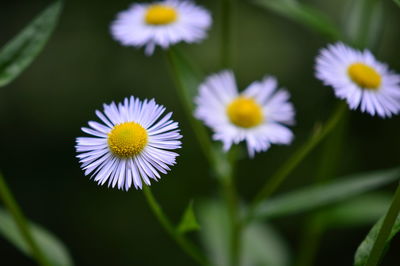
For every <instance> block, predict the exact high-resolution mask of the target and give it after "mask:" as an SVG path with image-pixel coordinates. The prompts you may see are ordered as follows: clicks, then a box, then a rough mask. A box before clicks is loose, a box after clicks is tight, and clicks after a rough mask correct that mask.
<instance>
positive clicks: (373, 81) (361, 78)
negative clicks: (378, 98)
mask: <svg viewBox="0 0 400 266" xmlns="http://www.w3.org/2000/svg"><path fill="white" fill-rule="evenodd" d="M347 72H348V74H349V76H350V78H351V79H352V80H353V81H354V82H355V83H357V85H358V86H360V87H362V88H365V89H370V90H377V89H379V87H380V85H381V80H382V77H381V75H379V73H378V72H377V71H376V70H375V69H373V68H372V67H370V66H368V65H366V64H363V63H353V64H351V65H350V66H349V68H348V70H347Z"/></svg>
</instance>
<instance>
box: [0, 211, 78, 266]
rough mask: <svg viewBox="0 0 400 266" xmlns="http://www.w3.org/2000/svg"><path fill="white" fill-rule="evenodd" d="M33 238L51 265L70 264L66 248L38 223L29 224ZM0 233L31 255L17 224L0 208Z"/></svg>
mask: <svg viewBox="0 0 400 266" xmlns="http://www.w3.org/2000/svg"><path fill="white" fill-rule="evenodd" d="M30 228H31V230H32V234H33V237H34V239H36V241H37V243H38V245H39V246H40V248H41V249H42V251H43V252H44V253H45V256H47V258H48V259H49V262H50V263H51V265H54V266H72V265H73V263H72V260H71V258H70V256H69V254H68V251H67V249H66V248H65V247H64V245H63V244H62V242H60V241H59V240H58V239H57V238H55V237H54V236H53V235H52V234H51V233H50V232H48V231H47V230H45V229H43V228H41V227H40V226H38V225H35V224H30ZM0 234H1V235H2V236H4V237H5V238H6V239H7V240H8V241H10V242H11V243H13V244H14V245H15V247H17V248H18V249H19V250H21V251H22V252H23V253H25V254H26V255H28V256H32V254H31V251H30V248H29V246H27V244H26V242H25V240H24V239H23V238H22V236H21V234H20V232H19V230H18V228H17V225H16V224H15V222H14V220H13V219H12V217H11V215H10V214H9V213H8V212H7V211H5V210H3V209H1V208H0Z"/></svg>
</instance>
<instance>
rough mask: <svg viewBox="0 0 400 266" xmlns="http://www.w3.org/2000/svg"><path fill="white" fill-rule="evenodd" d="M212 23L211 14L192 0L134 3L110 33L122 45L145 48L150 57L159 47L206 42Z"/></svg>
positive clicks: (112, 27)
mask: <svg viewBox="0 0 400 266" xmlns="http://www.w3.org/2000/svg"><path fill="white" fill-rule="evenodd" d="M211 22H212V19H211V15H210V13H209V12H208V11H207V10H205V9H204V8H202V7H199V6H196V5H195V4H193V3H192V2H191V1H184V0H165V1H159V2H154V3H151V4H144V3H140V4H133V5H132V6H131V7H130V8H129V9H128V10H125V11H122V12H120V13H119V14H118V16H117V19H116V20H115V21H114V22H113V23H112V25H111V33H112V35H113V37H114V38H115V39H116V40H117V41H119V42H121V43H122V44H123V45H126V46H135V47H142V46H145V53H146V54H147V55H151V54H152V53H153V52H154V48H155V46H156V45H159V46H161V47H162V48H163V49H166V48H168V47H169V46H170V45H173V44H176V43H178V42H181V41H184V42H187V43H194V42H199V41H201V40H203V39H204V38H205V37H206V36H207V30H208V28H209V27H210V25H211Z"/></svg>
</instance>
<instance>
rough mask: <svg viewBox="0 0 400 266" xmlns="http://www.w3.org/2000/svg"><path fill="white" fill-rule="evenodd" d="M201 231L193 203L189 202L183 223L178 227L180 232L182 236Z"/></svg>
mask: <svg viewBox="0 0 400 266" xmlns="http://www.w3.org/2000/svg"><path fill="white" fill-rule="evenodd" d="M199 229H200V225H199V223H198V222H197V219H196V216H195V214H194V210H193V201H191V202H189V205H188V206H187V207H186V210H185V212H184V213H183V216H182V219H181V222H180V223H179V225H178V229H177V230H178V232H179V233H181V234H184V233H187V232H190V231H197V230H199Z"/></svg>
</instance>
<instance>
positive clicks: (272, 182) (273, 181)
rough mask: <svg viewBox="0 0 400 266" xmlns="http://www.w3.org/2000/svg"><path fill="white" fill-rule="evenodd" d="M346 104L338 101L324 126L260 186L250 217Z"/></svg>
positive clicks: (314, 143)
mask: <svg viewBox="0 0 400 266" xmlns="http://www.w3.org/2000/svg"><path fill="white" fill-rule="evenodd" d="M346 109H347V106H346V105H345V103H340V104H339V106H338V107H337V109H336V111H335V112H334V114H333V115H332V117H331V118H330V119H329V121H328V122H327V124H326V126H325V127H324V128H322V129H320V130H319V131H318V132H317V133H316V134H315V135H313V136H312V137H311V138H310V139H309V140H308V141H307V142H306V143H305V144H304V145H303V146H301V147H300V148H299V149H298V150H297V151H296V152H295V153H293V155H292V156H291V157H290V158H289V159H288V160H287V161H286V163H285V164H284V165H282V166H281V167H280V168H279V169H278V170H277V172H276V173H275V174H274V175H273V176H272V177H271V178H270V179H269V180H268V181H267V182H266V183H265V184H264V185H263V186H262V188H261V190H260V192H259V193H258V194H257V195H256V197H255V198H254V200H253V201H252V204H251V206H250V217H249V219H251V218H252V217H251V216H252V215H253V212H254V210H255V208H256V207H257V206H258V204H259V203H260V202H261V201H262V200H265V199H266V198H268V197H269V196H271V195H272V194H273V193H274V192H275V191H276V190H277V189H278V188H279V186H280V185H281V184H282V182H283V181H284V180H285V179H286V178H287V177H288V176H289V174H290V173H291V172H292V171H293V170H294V169H295V168H296V167H297V166H298V165H299V164H300V163H301V162H302V161H303V160H304V159H305V158H306V156H307V155H308V154H309V153H310V152H311V151H312V150H313V149H314V148H315V147H316V146H317V145H318V144H319V143H320V142H321V141H322V140H323V139H324V138H325V137H326V136H327V135H328V134H329V133H330V132H331V131H332V130H333V129H334V128H335V127H336V125H337V124H338V122H339V121H340V119H341V118H342V116H343V115H344V113H345V111H346Z"/></svg>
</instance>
